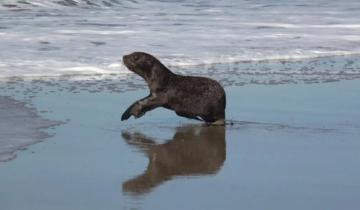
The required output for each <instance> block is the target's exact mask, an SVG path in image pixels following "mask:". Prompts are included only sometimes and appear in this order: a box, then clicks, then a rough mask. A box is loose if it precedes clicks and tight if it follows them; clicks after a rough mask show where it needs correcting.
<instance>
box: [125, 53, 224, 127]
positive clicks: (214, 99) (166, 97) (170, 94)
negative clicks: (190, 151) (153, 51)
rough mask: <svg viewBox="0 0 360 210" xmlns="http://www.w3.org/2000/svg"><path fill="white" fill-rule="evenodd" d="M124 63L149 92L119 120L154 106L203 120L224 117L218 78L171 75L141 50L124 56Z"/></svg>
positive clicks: (137, 116)
mask: <svg viewBox="0 0 360 210" xmlns="http://www.w3.org/2000/svg"><path fill="white" fill-rule="evenodd" d="M123 62H124V64H125V65H126V67H127V68H128V69H129V70H130V71H132V72H134V73H136V74H138V75H139V76H141V77H142V78H143V79H144V80H145V81H146V83H147V85H148V87H149V89H150V94H149V95H148V96H147V97H145V98H143V99H140V100H138V101H136V102H134V103H133V104H132V105H131V106H130V107H129V108H128V109H127V110H126V111H125V112H124V113H123V115H122V117H121V120H127V119H129V118H130V117H131V115H132V116H134V117H135V118H139V117H141V116H143V115H144V114H145V113H146V112H147V111H150V110H152V109H155V108H157V107H164V108H167V109H170V110H173V111H175V112H176V114H177V115H179V116H182V117H187V118H191V119H197V120H203V121H205V122H206V123H215V122H223V121H224V120H225V107H226V96H225V91H224V89H223V87H222V86H221V85H220V84H219V83H218V82H217V81H215V80H212V79H209V78H205V77H193V76H182V75H178V74H174V73H173V72H171V71H170V70H169V69H168V68H166V67H165V66H164V65H163V64H162V63H161V62H160V61H159V60H157V59H156V58H155V57H154V56H152V55H150V54H147V53H143V52H134V53H132V54H130V55H125V56H124V57H123Z"/></svg>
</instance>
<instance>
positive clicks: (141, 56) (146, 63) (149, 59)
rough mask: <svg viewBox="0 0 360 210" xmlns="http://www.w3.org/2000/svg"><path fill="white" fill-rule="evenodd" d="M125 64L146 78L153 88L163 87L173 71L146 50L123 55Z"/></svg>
mask: <svg viewBox="0 0 360 210" xmlns="http://www.w3.org/2000/svg"><path fill="white" fill-rule="evenodd" d="M123 62H124V64H125V66H126V67H127V68H128V69H129V70H130V71H132V72H134V73H136V74H137V75H139V76H141V77H142V78H144V80H145V81H146V82H147V83H148V85H149V87H150V89H151V90H154V89H158V88H163V87H164V86H165V85H166V84H167V83H168V81H169V78H170V77H171V76H172V75H173V73H172V72H171V71H170V70H169V69H168V68H166V67H165V66H164V65H163V64H162V63H161V62H160V61H159V60H158V59H156V58H155V57H154V56H152V55H150V54H147V53H144V52H133V53H131V54H129V55H124V56H123Z"/></svg>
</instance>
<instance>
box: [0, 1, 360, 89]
mask: <svg viewBox="0 0 360 210" xmlns="http://www.w3.org/2000/svg"><path fill="white" fill-rule="evenodd" d="M0 47H1V51H0V77H2V78H8V77H14V76H16V77H39V76H40V77H45V76H60V75H83V74H86V75H89V74H90V75H91V74H97V75H99V74H101V75H114V74H116V75H127V73H128V71H126V69H125V67H124V66H123V64H122V63H121V58H122V56H123V55H125V54H128V53H131V52H133V51H145V52H148V53H150V54H153V55H155V56H156V57H158V58H159V59H160V60H161V61H162V62H163V63H164V64H165V65H167V66H169V67H170V68H171V69H174V71H177V72H179V73H189V74H195V75H209V74H211V73H213V76H214V77H215V79H218V80H223V82H224V83H226V81H227V80H229V79H231V78H232V77H233V76H234V75H239V76H240V77H241V76H244V77H246V76H249V75H253V74H256V75H257V77H256V78H255V80H258V81H257V83H271V82H273V83H286V81H289V80H291V78H294V77H295V79H294V81H295V82H297V81H303V82H306V81H313V80H316V81H319V80H321V81H333V80H334V81H336V80H341V79H352V78H358V77H359V76H360V64H359V62H358V60H359V54H360V1H358V0H346V1H336V0H317V1H311V0H301V1H289V0H254V1H246V0H223V1H216V0H207V1H199V0H198V1H192V0H123V1H120V0H2V1H0ZM289 62H290V63H291V66H294V65H293V64H294V63H295V64H296V63H298V64H297V65H295V67H296V66H297V67H296V68H288V65H287V63H289ZM319 62H320V63H321V65H317V63H319ZM258 64H265V65H262V66H263V67H262V68H258V66H257V65H258ZM194 66H196V68H195V67H194ZM199 66H200V67H199ZM319 66H321V68H320V67H319ZM199 69H202V70H201V71H199ZM214 69H215V70H214ZM214 72H215V73H214ZM289 75H290V76H289ZM261 77H265V78H266V79H259V78H261ZM279 77H280V78H281V79H278V78H279ZM314 78H315V79H314ZM251 81H254V78H253V77H251V76H250V78H247V79H246V80H244V81H238V83H239V84H242V83H251ZM254 83H256V81H255V82H254Z"/></svg>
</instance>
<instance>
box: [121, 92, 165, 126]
mask: <svg viewBox="0 0 360 210" xmlns="http://www.w3.org/2000/svg"><path fill="white" fill-rule="evenodd" d="M162 105H163V103H162V102H161V100H159V99H158V98H157V97H156V96H155V95H152V94H150V95H149V96H147V97H145V98H143V99H140V100H138V101H136V102H135V103H133V104H132V105H131V106H129V108H127V109H126V111H125V112H124V113H123V115H122V116H121V121H124V120H127V119H129V118H130V117H131V115H132V116H134V117H135V118H139V117H142V116H143V115H145V113H146V112H148V111H150V110H153V109H155V108H157V107H159V106H162Z"/></svg>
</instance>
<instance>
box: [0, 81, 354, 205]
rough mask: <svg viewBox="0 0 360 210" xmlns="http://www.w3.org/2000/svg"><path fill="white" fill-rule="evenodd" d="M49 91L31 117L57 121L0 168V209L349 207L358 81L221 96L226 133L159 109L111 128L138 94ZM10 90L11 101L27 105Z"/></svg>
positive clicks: (237, 90)
mask: <svg viewBox="0 0 360 210" xmlns="http://www.w3.org/2000/svg"><path fill="white" fill-rule="evenodd" d="M24 88H25V89H26V87H24ZM52 88H53V86H51V85H48V86H45V87H43V88H42V89H41V90H40V89H39V90H38V91H37V92H36V93H33V97H32V98H31V102H32V104H33V106H34V107H36V108H37V110H39V111H41V112H40V113H38V114H39V115H40V116H41V117H42V118H45V119H51V120H60V121H67V123H66V124H64V125H61V126H58V127H56V128H55V129H54V132H55V133H56V135H55V136H52V137H51V138H49V139H48V140H47V141H44V142H41V143H38V144H35V145H32V146H31V147H29V148H28V150H25V151H20V152H18V153H17V154H18V157H17V158H16V159H14V160H12V161H8V162H2V163H0V186H1V188H0V204H1V209H6V210H22V209H24V210H25V209H26V210H32V209H33V210H47V209H54V210H56V209H59V210H60V209H61V210H63V209H67V210H71V209H74V210H79V209H86V210H91V209H214V210H218V209H259V210H263V209H274V210H278V209H299V210H304V209H307V210H308V209H314V210H318V209H327V210H332V209H334V210H335V209H336V210H337V209H357V208H358V206H360V201H359V199H358V198H359V196H360V178H359V177H360V167H358V165H359V163H360V141H359V139H360V121H359V119H360V111H359V107H360V97H359V92H360V85H359V81H358V80H353V81H341V82H335V83H326V84H311V85H279V86H261V85H248V86H242V87H227V88H226V91H227V95H228V97H227V98H228V103H227V104H228V107H227V117H228V120H230V121H232V122H234V124H233V125H228V126H226V127H203V126H201V125H200V124H198V123H197V121H191V120H187V119H183V118H179V117H178V116H176V115H175V114H174V113H172V112H170V111H167V110H164V109H158V110H154V111H153V112H150V113H148V114H146V116H144V117H143V118H140V119H138V120H133V119H131V120H129V121H125V122H121V121H120V116H121V113H122V111H124V110H125V108H126V107H127V106H128V105H129V104H131V103H132V102H133V101H134V100H136V99H138V98H140V97H142V96H145V95H146V94H147V92H146V91H145V90H136V91H123V92H121V91H120V92H111V91H103V92H101V91H100V92H96V93H92V92H87V91H81V90H79V91H74V92H71V91H70V92H69V91H53V92H49V91H48V90H51V89H52ZM8 91H10V92H11V90H8ZM15 91H16V90H13V93H12V94H14V96H13V97H14V98H16V99H19V100H20V99H25V100H27V99H29V97H23V95H22V93H23V92H22V91H20V90H19V91H18V93H19V94H18V95H16V92H15ZM10 92H7V93H10ZM45 111H46V112H45Z"/></svg>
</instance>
